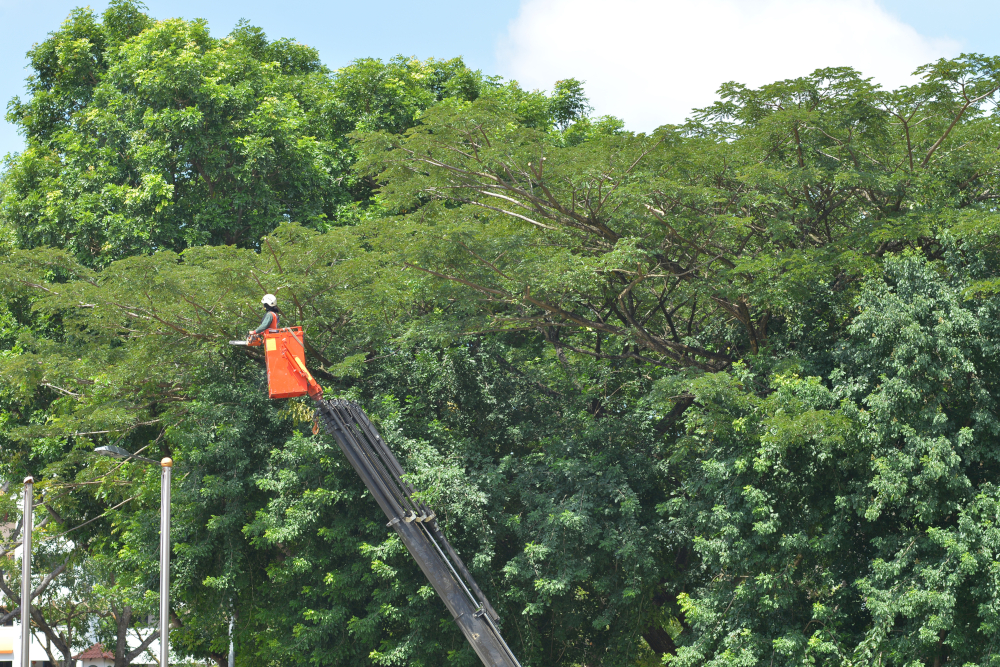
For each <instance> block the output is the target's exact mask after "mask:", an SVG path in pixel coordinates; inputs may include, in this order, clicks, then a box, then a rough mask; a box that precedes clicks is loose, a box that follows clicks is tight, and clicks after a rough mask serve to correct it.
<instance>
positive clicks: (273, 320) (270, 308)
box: [250, 294, 281, 338]
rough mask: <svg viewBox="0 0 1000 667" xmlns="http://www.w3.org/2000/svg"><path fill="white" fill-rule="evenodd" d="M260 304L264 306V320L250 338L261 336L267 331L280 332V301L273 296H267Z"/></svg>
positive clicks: (251, 333)
mask: <svg viewBox="0 0 1000 667" xmlns="http://www.w3.org/2000/svg"><path fill="white" fill-rule="evenodd" d="M260 303H261V305H262V306H264V319H263V320H261V322H260V326H259V327H257V328H256V329H254V330H253V331H251V332H250V338H253V337H254V336H259V335H260V334H262V333H264V332H265V331H277V330H278V315H280V314H281V311H280V310H278V299H277V298H276V297H275V296H274V295H273V294H265V295H264V298H263V299H261V300H260Z"/></svg>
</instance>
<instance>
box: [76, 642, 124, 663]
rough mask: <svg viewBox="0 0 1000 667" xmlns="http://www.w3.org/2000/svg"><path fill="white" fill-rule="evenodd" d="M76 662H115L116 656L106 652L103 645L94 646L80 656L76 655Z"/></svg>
mask: <svg viewBox="0 0 1000 667" xmlns="http://www.w3.org/2000/svg"><path fill="white" fill-rule="evenodd" d="M73 659H74V660H102V659H103V660H114V659H115V654H114V653H108V652H107V651H105V650H104V645H103V644H94V645H93V646H91V647H90V648H88V649H87V650H86V651H84V652H83V653H81V654H80V655H74V656H73Z"/></svg>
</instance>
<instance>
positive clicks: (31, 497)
mask: <svg viewBox="0 0 1000 667" xmlns="http://www.w3.org/2000/svg"><path fill="white" fill-rule="evenodd" d="M23 495H24V498H23V501H24V507H23V511H22V519H21V526H22V527H21V533H22V535H23V536H24V539H22V540H21V667H31V656H30V655H29V651H30V650H31V531H32V530H33V528H34V520H33V519H34V509H35V508H34V502H35V480H34V478H32V477H25V478H24V494H23Z"/></svg>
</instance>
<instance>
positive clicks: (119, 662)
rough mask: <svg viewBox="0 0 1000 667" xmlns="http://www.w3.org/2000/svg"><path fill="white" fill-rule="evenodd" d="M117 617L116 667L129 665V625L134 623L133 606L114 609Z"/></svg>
mask: <svg viewBox="0 0 1000 667" xmlns="http://www.w3.org/2000/svg"><path fill="white" fill-rule="evenodd" d="M111 612H112V613H113V614H114V618H115V667H128V626H130V625H132V607H129V606H128V605H125V606H124V607H122V609H121V611H116V610H115V609H112V610H111Z"/></svg>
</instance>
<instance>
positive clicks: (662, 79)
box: [497, 0, 959, 131]
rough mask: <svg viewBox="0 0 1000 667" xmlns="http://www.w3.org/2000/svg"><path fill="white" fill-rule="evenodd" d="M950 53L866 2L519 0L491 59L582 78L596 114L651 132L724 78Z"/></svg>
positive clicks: (529, 71) (761, 80)
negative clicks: (493, 57) (514, 16)
mask: <svg viewBox="0 0 1000 667" xmlns="http://www.w3.org/2000/svg"><path fill="white" fill-rule="evenodd" d="M958 52H959V44H958V43H957V42H954V41H951V40H943V39H929V38H927V37H924V36H923V35H921V34H920V33H918V32H917V31H916V30H914V29H913V28H912V27H910V26H909V25H907V24H905V23H903V22H901V21H900V20H898V19H897V18H895V17H894V16H892V15H891V14H889V13H887V12H886V11H884V10H883V9H882V8H881V7H879V6H878V4H877V3H876V2H875V0H615V1H614V2H609V1H608V0H522V2H521V8H520V12H519V14H518V16H517V18H515V19H514V20H513V21H511V23H510V26H509V27H508V31H507V34H506V36H504V37H503V38H502V39H501V40H500V43H499V44H498V47H497V60H498V64H499V66H500V70H501V72H502V73H503V74H504V75H506V76H508V77H510V78H514V79H517V80H518V81H519V82H520V83H521V85H523V86H525V87H528V88H540V89H551V87H552V84H553V83H554V82H555V81H556V80H557V79H562V78H567V77H575V78H577V79H582V80H585V81H586V82H587V83H586V86H585V88H586V90H587V92H588V94H589V96H590V99H591V102H592V104H593V105H594V107H595V112H596V113H598V114H613V115H615V116H619V117H620V118H623V119H624V120H625V121H626V123H627V125H628V127H629V128H630V129H635V130H642V131H648V130H651V129H653V128H655V127H657V126H659V125H661V124H664V123H678V122H682V121H683V120H684V118H685V117H687V116H688V114H689V112H690V110H691V109H693V108H696V107H702V106H707V105H709V104H710V103H711V102H712V101H714V100H715V99H716V95H715V91H716V90H718V87H719V85H720V84H722V83H724V82H726V81H739V82H741V83H745V84H748V85H751V86H759V85H762V84H765V83H769V82H772V81H778V80H781V79H787V78H794V77H797V76H802V75H805V74H808V73H810V72H812V71H813V70H815V69H817V68H820V67H839V66H844V65H850V66H852V67H855V68H856V69H858V70H860V71H861V72H862V73H864V75H865V76H871V77H874V78H875V80H876V81H877V82H878V83H881V84H882V85H884V86H887V87H890V88H892V87H895V86H898V85H900V84H904V83H910V82H912V77H911V73H912V71H913V70H914V69H916V68H917V67H918V66H920V65H922V64H925V63H928V62H931V61H933V60H936V59H937V58H940V57H948V56H954V55H957V54H958Z"/></svg>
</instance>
